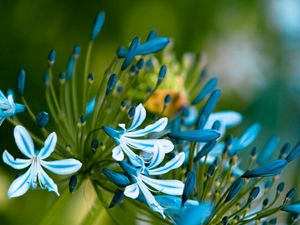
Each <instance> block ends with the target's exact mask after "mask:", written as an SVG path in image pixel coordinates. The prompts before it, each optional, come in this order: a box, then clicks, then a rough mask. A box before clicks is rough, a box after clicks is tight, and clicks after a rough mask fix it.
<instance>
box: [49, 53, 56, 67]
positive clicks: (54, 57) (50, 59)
mask: <svg viewBox="0 0 300 225" xmlns="http://www.w3.org/2000/svg"><path fill="white" fill-rule="evenodd" d="M55 60H56V52H55V50H53V49H52V50H51V51H50V52H49V55H48V64H49V65H50V66H51V65H53V64H54V62H55Z"/></svg>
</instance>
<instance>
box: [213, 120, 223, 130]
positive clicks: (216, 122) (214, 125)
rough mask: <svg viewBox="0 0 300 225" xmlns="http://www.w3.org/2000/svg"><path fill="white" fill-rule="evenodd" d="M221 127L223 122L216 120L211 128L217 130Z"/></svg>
mask: <svg viewBox="0 0 300 225" xmlns="http://www.w3.org/2000/svg"><path fill="white" fill-rule="evenodd" d="M220 128H221V122H220V121H219V120H216V121H215V122H214V123H213V125H212V127H211V129H213V130H216V131H218V130H220Z"/></svg>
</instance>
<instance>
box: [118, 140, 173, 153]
mask: <svg viewBox="0 0 300 225" xmlns="http://www.w3.org/2000/svg"><path fill="white" fill-rule="evenodd" d="M122 141H123V142H125V143H126V144H127V145H129V146H130V147H131V148H134V149H137V150H141V151H146V152H151V153H152V152H153V148H154V146H155V144H158V147H159V148H160V149H162V150H163V151H164V152H165V153H169V152H171V151H173V149H174V145H173V143H172V142H171V141H169V140H166V139H133V138H128V137H122Z"/></svg>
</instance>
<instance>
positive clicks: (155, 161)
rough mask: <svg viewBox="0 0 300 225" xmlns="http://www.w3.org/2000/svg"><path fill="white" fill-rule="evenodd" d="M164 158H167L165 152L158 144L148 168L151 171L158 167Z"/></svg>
mask: <svg viewBox="0 0 300 225" xmlns="http://www.w3.org/2000/svg"><path fill="white" fill-rule="evenodd" d="M164 158H165V152H164V151H163V150H162V149H160V148H159V147H158V144H156V145H155V146H154V149H153V156H152V159H151V161H150V164H149V166H147V168H148V169H151V168H155V167H157V166H158V165H159V164H161V162H162V161H163V160H164Z"/></svg>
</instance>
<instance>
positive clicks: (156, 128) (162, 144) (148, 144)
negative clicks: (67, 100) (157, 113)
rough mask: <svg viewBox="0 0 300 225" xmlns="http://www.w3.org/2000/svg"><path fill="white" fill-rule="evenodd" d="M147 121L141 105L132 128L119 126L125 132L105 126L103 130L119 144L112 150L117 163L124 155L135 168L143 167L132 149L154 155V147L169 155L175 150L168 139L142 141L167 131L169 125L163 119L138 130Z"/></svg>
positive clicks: (137, 108) (123, 125) (136, 110)
mask: <svg viewBox="0 0 300 225" xmlns="http://www.w3.org/2000/svg"><path fill="white" fill-rule="evenodd" d="M145 119H146V110H145V108H144V107H143V105H142V104H139V105H138V106H137V107H136V108H135V113H134V117H133V121H132V124H131V126H130V127H129V128H128V129H126V127H125V124H119V127H121V128H122V129H123V130H115V129H113V128H111V127H108V126H104V127H103V129H104V131H105V132H106V134H108V135H109V136H110V137H111V138H113V139H114V141H115V142H116V143H117V144H118V145H117V146H116V147H115V148H114V149H113V150H112V156H113V158H114V159H115V160H117V161H122V160H123V159H124V153H125V154H126V155H127V157H128V158H129V160H130V162H131V163H132V164H133V165H135V166H142V165H143V160H142V159H141V157H139V156H138V155H136V154H135V153H134V152H133V151H132V149H136V150H141V151H144V152H148V153H153V149H154V146H155V145H157V147H158V148H159V151H163V152H164V153H169V152H171V151H172V150H173V149H174V145H173V144H172V142H171V141H169V140H166V139H155V138H154V139H151V138H147V139H140V137H144V136H146V135H149V134H151V133H155V132H161V131H163V130H164V129H165V127H166V126H167V123H168V119H167V118H161V119H160V120H158V121H156V122H155V123H153V124H150V125H148V126H146V127H145V128H143V129H140V130H137V128H138V127H139V126H140V125H141V124H142V123H143V122H144V120H145Z"/></svg>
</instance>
